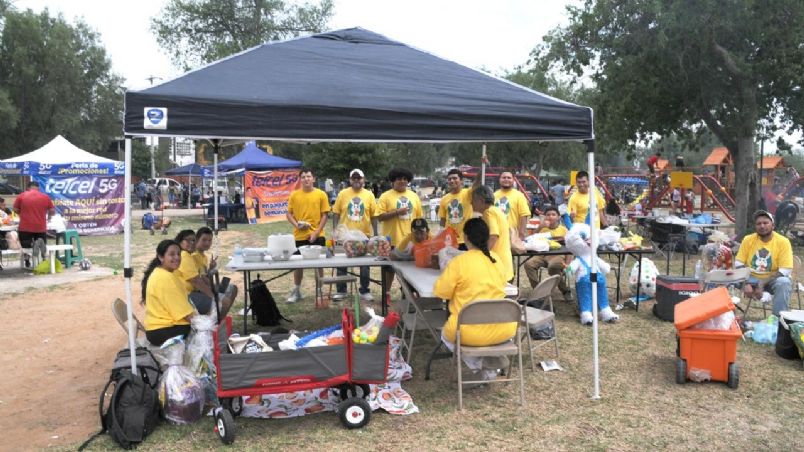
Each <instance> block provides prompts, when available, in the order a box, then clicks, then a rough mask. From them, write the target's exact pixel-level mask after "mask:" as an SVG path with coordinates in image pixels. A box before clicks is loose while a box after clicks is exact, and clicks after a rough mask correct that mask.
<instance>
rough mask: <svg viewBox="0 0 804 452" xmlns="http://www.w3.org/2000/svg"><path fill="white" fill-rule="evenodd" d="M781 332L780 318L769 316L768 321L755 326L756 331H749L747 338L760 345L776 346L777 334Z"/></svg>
mask: <svg viewBox="0 0 804 452" xmlns="http://www.w3.org/2000/svg"><path fill="white" fill-rule="evenodd" d="M778 331H779V318H778V317H776V316H775V315H769V316H768V318H767V319H765V320H763V321H761V322H757V323H755V324H754V329H753V330H752V331H749V332H748V333H747V334H746V336H748V337H750V338H751V339H753V340H754V342H756V343H758V344H775V343H776V334H777V333H778Z"/></svg>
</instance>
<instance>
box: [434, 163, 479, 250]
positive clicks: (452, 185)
mask: <svg viewBox="0 0 804 452" xmlns="http://www.w3.org/2000/svg"><path fill="white" fill-rule="evenodd" d="M478 180H479V179H478ZM447 189H448V190H449V191H448V193H447V194H445V195H444V196H442V197H441V202H440V203H439V205H438V218H439V221H440V223H441V227H442V228H443V227H448V228H452V229H454V230H455V233H456V234H457V236H458V249H460V250H466V245H465V244H464V239H463V225H464V224H465V223H466V220H468V219H469V218H472V189H471V188H463V173H462V172H461V170H459V169H457V168H453V169H451V170H449V172H448V173H447Z"/></svg>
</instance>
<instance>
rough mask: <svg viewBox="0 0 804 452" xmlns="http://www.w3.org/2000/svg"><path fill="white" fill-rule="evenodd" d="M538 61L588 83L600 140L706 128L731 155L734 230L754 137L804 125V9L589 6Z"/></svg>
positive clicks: (550, 40)
mask: <svg viewBox="0 0 804 452" xmlns="http://www.w3.org/2000/svg"><path fill="white" fill-rule="evenodd" d="M568 12H569V16H570V21H569V25H567V26H565V27H560V28H557V29H555V30H553V31H552V32H551V33H550V34H549V35H548V36H547V37H546V38H545V44H544V45H543V46H540V47H539V48H537V49H536V50H535V51H534V60H535V61H537V62H547V64H549V65H550V67H551V68H553V69H556V70H558V71H561V72H562V73H565V74H572V75H573V76H574V77H575V80H576V81H579V82H582V81H588V83H589V84H592V85H594V87H595V88H596V90H595V91H594V92H593V98H592V99H591V100H592V101H591V102H589V103H587V105H592V106H593V107H594V108H595V122H596V134H597V136H598V137H601V138H602V140H601V141H604V142H608V143H610V144H613V145H619V146H626V145H628V144H629V143H630V144H632V143H633V142H634V141H635V140H640V139H642V140H644V139H647V138H649V137H651V136H652V134H660V135H667V134H670V133H672V132H678V133H684V132H685V131H689V130H692V129H694V128H695V127H699V126H701V125H705V126H706V127H707V128H708V129H709V130H710V131H711V132H712V133H713V134H714V135H715V136H716V137H717V139H718V140H719V141H720V142H722V143H724V144H725V146H727V147H728V148H729V151H730V152H731V153H732V155H733V156H734V159H735V162H736V168H735V169H736V172H737V174H740V177H741V178H742V177H744V179H741V180H743V181H744V182H745V183H741V184H738V185H737V187H736V196H735V198H736V199H737V200H738V206H737V215H736V219H737V232H738V233H742V232H744V231H745V230H746V226H747V224H748V218H749V216H750V212H751V210H753V206H754V205H755V198H754V195H755V193H756V189H755V183H756V171H755V168H754V148H755V136H756V133H757V130H758V129H759V128H760V124H764V126H763V127H765V128H771V129H773V128H777V127H778V128H783V129H786V130H787V131H793V130H795V129H798V130H801V125H802V124H803V123H804V93H802V78H803V77H804V52H802V47H801V45H802V42H804V2H801V1H800V0H776V1H774V2H766V1H761V0H700V1H696V2H688V1H683V0H651V1H647V0H586V1H585V2H584V3H583V5H582V6H581V7H577V8H576V7H569V8H568Z"/></svg>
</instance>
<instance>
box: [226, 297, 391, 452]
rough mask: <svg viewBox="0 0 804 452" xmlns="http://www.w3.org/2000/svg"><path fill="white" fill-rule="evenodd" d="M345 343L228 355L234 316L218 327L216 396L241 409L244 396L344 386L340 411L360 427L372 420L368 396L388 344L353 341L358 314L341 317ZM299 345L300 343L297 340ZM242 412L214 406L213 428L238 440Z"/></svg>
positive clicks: (380, 378)
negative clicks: (236, 428) (236, 427)
mask: <svg viewBox="0 0 804 452" xmlns="http://www.w3.org/2000/svg"><path fill="white" fill-rule="evenodd" d="M341 317H342V319H341V325H340V328H341V331H342V334H343V342H342V343H341V344H335V345H323V346H319V347H304V348H301V347H299V348H297V349H296V350H279V351H273V352H270V353H251V354H248V353H246V354H232V353H228V349H227V346H226V344H227V342H228V339H229V335H230V334H231V331H232V320H231V317H227V318H226V320H225V321H224V322H221V324H220V326H219V327H218V329H217V331H215V333H214V335H213V337H214V343H215V365H216V368H217V369H218V398H219V399H221V401H222V402H223V406H224V407H231V406H233V402H234V401H235V400H237V403H236V404H234V405H237V406H239V407H242V404H241V401H242V399H241V397H244V396H259V395H263V394H278V393H288V392H295V391H300V390H310V389H316V388H338V389H340V397H341V402H340V404H339V405H338V414H339V418H340V420H341V422H342V423H343V425H344V426H345V427H347V428H360V427H362V426H364V425H366V424H367V423H368V422H369V420H370V419H371V407H370V406H369V403H368V401H367V400H366V397H367V396H368V394H369V389H368V386H367V385H368V384H369V383H383V382H385V381H386V379H387V372H388V344H357V343H355V342H354V341H353V340H352V334H353V331H354V330H355V319H354V314H353V313H352V311H351V310H348V309H344V310H343V312H342V315H341ZM297 345H298V342H297ZM237 414H238V412H235V411H234V410H232V411H230V410H229V409H224V408H221V407H219V408H216V409H215V428H216V431H217V433H218V435H219V437H220V438H221V440H222V441H223V442H224V443H226V444H230V443H231V442H233V441H234V418H233V415H237Z"/></svg>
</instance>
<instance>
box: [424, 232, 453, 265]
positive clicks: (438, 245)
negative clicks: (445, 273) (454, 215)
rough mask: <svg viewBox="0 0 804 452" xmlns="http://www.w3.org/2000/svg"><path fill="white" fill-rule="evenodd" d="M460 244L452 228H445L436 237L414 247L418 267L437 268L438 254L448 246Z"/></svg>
mask: <svg viewBox="0 0 804 452" xmlns="http://www.w3.org/2000/svg"><path fill="white" fill-rule="evenodd" d="M457 244H458V236H457V235H456V233H455V230H454V229H452V228H445V229H443V230H442V231H441V232H439V233H438V235H436V236H435V237H433V238H432V239H430V240H425V241H424V242H421V243H417V244H415V245H413V256H414V260H415V263H416V266H417V267H420V268H435V269H436V270H438V269H439V266H438V252H439V251H440V250H441V249H442V248H444V247H446V246H453V247H454V246H455V245H457Z"/></svg>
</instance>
